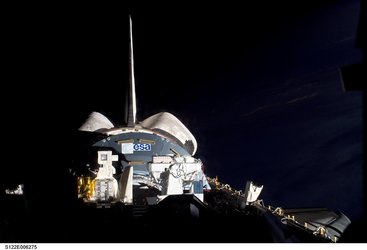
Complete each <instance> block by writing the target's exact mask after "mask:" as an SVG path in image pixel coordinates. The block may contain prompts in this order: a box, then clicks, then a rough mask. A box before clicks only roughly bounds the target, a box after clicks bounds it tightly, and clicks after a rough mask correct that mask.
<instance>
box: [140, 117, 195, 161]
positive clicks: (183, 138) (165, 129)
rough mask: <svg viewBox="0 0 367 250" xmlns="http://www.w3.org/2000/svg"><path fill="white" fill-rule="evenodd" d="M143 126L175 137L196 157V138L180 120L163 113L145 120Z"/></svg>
mask: <svg viewBox="0 0 367 250" xmlns="http://www.w3.org/2000/svg"><path fill="white" fill-rule="evenodd" d="M141 125H142V126H143V127H144V128H148V129H151V130H153V131H157V132H160V133H163V134H168V135H170V136H173V137H174V138H175V139H176V140H177V142H179V143H180V144H182V145H183V146H184V147H185V149H186V150H187V152H188V153H190V154H191V155H194V154H195V152H196V150H197V142H196V139H195V137H194V136H193V135H192V134H191V132H190V131H189V130H188V129H187V128H186V127H185V125H184V124H183V123H182V122H181V121H180V120H179V119H178V118H176V117H175V116H174V115H172V114H170V113H167V112H161V113H158V114H155V115H152V116H151V117H148V118H147V119H145V120H144V121H143V122H142V123H141Z"/></svg>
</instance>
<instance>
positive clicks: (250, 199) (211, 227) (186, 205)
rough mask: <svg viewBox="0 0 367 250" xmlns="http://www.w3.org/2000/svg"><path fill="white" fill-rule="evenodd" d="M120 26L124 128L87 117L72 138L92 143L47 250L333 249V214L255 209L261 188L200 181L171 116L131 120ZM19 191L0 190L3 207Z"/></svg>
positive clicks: (189, 145) (336, 223)
mask: <svg viewBox="0 0 367 250" xmlns="http://www.w3.org/2000/svg"><path fill="white" fill-rule="evenodd" d="M129 24H130V25H129V27H130V29H129V39H130V43H129V51H130V53H129V86H128V91H127V98H126V103H125V105H124V107H123V108H125V117H124V118H125V120H124V123H125V125H124V126H121V127H120V126H115V125H114V124H113V123H112V122H111V121H110V120H109V119H108V118H107V117H106V116H104V115H103V114H101V113H99V112H92V113H91V114H90V115H89V117H88V118H87V120H86V121H85V122H84V124H82V126H81V127H80V128H79V132H80V133H82V134H88V138H92V139H91V140H88V142H87V143H83V145H86V146H85V148H83V150H82V152H77V153H78V154H79V155H81V154H83V157H80V159H82V160H78V161H74V160H73V161H72V165H71V168H70V169H69V174H70V176H69V177H70V178H71V179H72V181H71V183H73V184H72V189H74V190H75V191H74V192H71V193H70V195H72V196H75V197H74V198H75V200H76V205H75V206H74V205H72V204H68V206H72V207H73V209H70V211H71V215H70V217H69V216H65V222H64V223H65V224H67V225H69V226H70V225H72V226H70V227H68V228H69V230H66V231H65V230H62V235H60V237H61V238H57V242H62V241H67V242H125V243H129V242H133V243H137V242H153V243H167V242H174V243H185V242H186V243H195V242H201V243H202V242H204V243H214V242H219V243H228V242H230V243H244V242H256V243H258V242H269V243H272V242H280V243H282V242H301V243H305V242H316V243H317V242H325V243H332V242H338V241H339V240H340V239H341V238H342V236H343V234H344V231H345V230H346V229H347V227H348V226H349V225H350V224H351V221H350V220H349V219H348V217H347V216H345V215H344V214H343V213H341V212H339V211H332V210H330V209H327V208H322V207H321V208H307V207H305V208H282V207H280V206H274V205H269V204H265V202H264V201H263V200H262V199H261V192H262V191H263V189H264V186H263V185H260V184H258V183H255V182H253V181H251V180H246V179H244V189H243V190H236V189H234V188H232V187H231V186H230V185H229V184H226V183H221V182H220V181H219V179H218V177H215V178H211V177H209V176H207V175H206V174H205V173H204V170H203V163H202V161H201V160H200V158H197V157H196V156H195V153H196V151H197V147H198V143H197V141H196V139H195V137H194V135H193V134H192V133H191V132H190V131H189V129H188V128H187V127H186V126H185V125H184V124H183V123H182V122H181V121H180V120H179V119H178V118H177V117H175V116H174V115H172V114H171V113H168V112H161V113H158V114H155V115H152V116H150V117H147V118H146V119H144V120H142V121H138V120H137V116H136V114H137V98H136V91H135V78H134V54H133V33H132V20H131V16H129ZM23 188H24V193H26V190H27V189H26V186H23V185H20V186H18V187H17V189H14V190H12V189H7V190H5V193H6V196H7V197H8V198H7V199H9V200H16V199H18V197H19V196H22V195H23ZM310 195H312V194H310ZM8 221H11V220H8ZM20 224H21V222H20ZM4 225H5V224H4ZM4 228H5V230H4V231H6V230H8V227H4ZM45 228H46V230H47V231H49V230H48V227H45ZM54 228H58V226H57V225H56V226H54ZM60 228H61V227H60ZM4 235H5V234H4ZM52 235H56V234H54V233H52ZM57 235H59V234H57ZM0 236H1V234H0ZM0 239H1V237H0ZM60 239H62V240H60ZM21 240H23V239H21ZM32 240H33V239H32V238H31V240H28V241H32ZM3 241H4V242H6V241H7V239H6V238H5V240H3Z"/></svg>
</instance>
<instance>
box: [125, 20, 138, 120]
mask: <svg viewBox="0 0 367 250" xmlns="http://www.w3.org/2000/svg"><path fill="white" fill-rule="evenodd" d="M129 22H130V25H129V33H130V34H129V38H130V39H129V40H130V44H129V75H130V76H129V90H128V93H127V95H128V96H127V98H126V113H125V115H126V117H125V122H126V124H127V126H128V127H133V126H134V125H135V123H136V94H135V77H134V51H133V31H132V21H131V16H130V15H129Z"/></svg>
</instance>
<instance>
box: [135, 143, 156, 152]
mask: <svg viewBox="0 0 367 250" xmlns="http://www.w3.org/2000/svg"><path fill="white" fill-rule="evenodd" d="M151 150H152V145H150V144H149V143H137V144H134V151H151Z"/></svg>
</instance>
